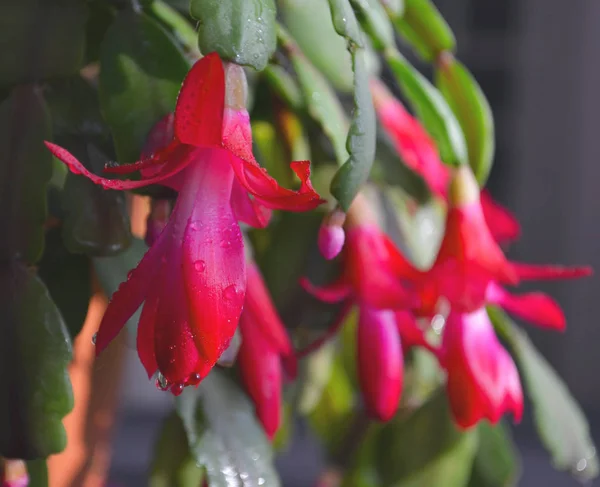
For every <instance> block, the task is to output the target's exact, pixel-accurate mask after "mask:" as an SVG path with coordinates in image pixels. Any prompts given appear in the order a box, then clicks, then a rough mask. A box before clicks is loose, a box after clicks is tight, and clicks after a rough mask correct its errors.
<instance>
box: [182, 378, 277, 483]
mask: <svg viewBox="0 0 600 487" xmlns="http://www.w3.org/2000/svg"><path fill="white" fill-rule="evenodd" d="M176 406H177V411H178V413H179V415H180V416H181V419H182V421H183V425H184V428H185V430H186V432H187V437H188V442H189V445H190V449H191V451H192V455H193V456H194V458H195V460H196V463H197V464H198V465H201V466H203V467H204V468H205V469H206V474H207V477H208V483H209V485H210V486H211V487H233V486H236V487H238V486H239V487H251V486H257V485H264V486H269V487H271V486H273V487H278V486H279V485H280V483H279V478H278V476H277V472H276V471H275V468H274V466H273V463H272V462H273V452H272V450H271V445H270V444H269V442H268V441H267V439H266V437H265V434H264V432H263V430H262V428H261V426H260V424H259V423H258V422H257V420H256V417H255V416H254V409H253V407H252V405H251V404H250V402H249V401H248V399H247V398H246V396H245V395H244V393H243V392H242V391H241V390H240V389H239V388H238V387H237V386H236V385H235V384H234V383H233V382H232V381H230V380H229V379H228V378H226V377H225V375H224V374H223V373H222V372H220V371H219V370H213V371H212V372H211V373H210V374H209V375H208V377H207V378H206V379H204V381H203V382H202V383H201V384H200V386H199V387H198V389H194V388H192V387H187V388H186V389H185V390H184V391H183V393H182V394H181V396H179V397H178V398H177V399H176Z"/></svg>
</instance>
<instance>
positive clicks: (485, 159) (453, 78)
mask: <svg viewBox="0 0 600 487" xmlns="http://www.w3.org/2000/svg"><path fill="white" fill-rule="evenodd" d="M436 85H437V86H438V88H439V89H440V91H441V92H442V94H443V95H444V98H446V101H447V102H448V104H449V105H450V108H452V111H453V112H454V115H456V118H457V119H458V121H459V123H460V126H461V128H462V131H463V133H464V135H465V139H466V143H467V149H468V154H469V164H470V165H471V169H472V170H473V173H474V174H475V176H476V177H477V180H478V181H479V184H480V185H481V186H483V185H484V184H485V182H486V181H487V178H488V176H489V174H490V170H491V169H492V162H493V159H494V146H495V140H494V118H493V116H492V109H491V108H490V104H489V103H488V101H487V98H486V97H485V95H484V94H483V91H481V88H480V87H479V84H478V83H477V81H476V80H475V78H473V75H472V74H471V73H469V71H468V70H467V69H466V68H465V67H464V66H463V65H462V64H461V63H460V62H459V61H457V60H456V59H454V58H453V57H452V56H448V57H447V58H445V59H442V60H441V61H440V62H439V65H438V69H437V71H436Z"/></svg>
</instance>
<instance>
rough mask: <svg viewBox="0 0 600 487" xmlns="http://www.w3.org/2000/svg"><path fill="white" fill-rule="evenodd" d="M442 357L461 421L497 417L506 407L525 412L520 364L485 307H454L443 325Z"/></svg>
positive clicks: (519, 413)
mask: <svg viewBox="0 0 600 487" xmlns="http://www.w3.org/2000/svg"><path fill="white" fill-rule="evenodd" d="M440 362H441V363H442V365H443V366H444V368H445V369H446V371H447V373H448V382H447V385H446V388H447V392H448V398H449V401H450V408H451V410H452V414H453V416H454V420H455V421H456V423H457V424H458V425H459V426H461V427H462V428H469V427H471V426H473V425H475V424H477V423H478V422H479V421H480V420H481V419H483V418H485V419H488V420H489V421H490V422H491V423H497V422H498V421H499V420H500V418H501V417H502V415H503V414H504V413H506V412H512V414H513V416H514V418H515V420H516V421H520V420H521V416H522V415H523V391H522V390H521V382H520V380H519V373H518V371H517V367H516V365H515V363H514V362H513V359H512V357H511V356H510V354H509V353H508V352H507V351H506V350H505V349H504V347H503V346H502V345H501V344H500V342H499V341H498V339H497V338H496V334H495V333H494V328H493V326H492V323H491V322H490V319H489V317H488V315H487V312H486V310H485V308H481V309H478V310H475V311H473V312H471V313H458V312H454V311H452V312H451V313H450V315H449V316H448V319H447V320H446V326H445V327H444V335H443V343H442V350H441V353H440Z"/></svg>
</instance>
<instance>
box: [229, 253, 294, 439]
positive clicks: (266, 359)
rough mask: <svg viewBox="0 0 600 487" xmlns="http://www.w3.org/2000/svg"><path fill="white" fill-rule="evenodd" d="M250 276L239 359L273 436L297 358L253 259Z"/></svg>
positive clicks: (244, 378)
mask: <svg viewBox="0 0 600 487" xmlns="http://www.w3.org/2000/svg"><path fill="white" fill-rule="evenodd" d="M247 279H248V280H247V290H246V303H245V306H244V311H243V312H242V316H241V318H240V330H241V334H242V344H241V346H240V350H239V353H238V357H237V361H238V363H239V364H240V374H241V377H242V382H243V384H244V387H245V388H246V390H247V392H248V394H249V395H250V397H251V398H252V400H253V401H254V404H255V406H256V413H257V416H258V418H259V419H260V422H261V423H262V425H263V428H264V429H265V432H266V433H267V436H268V437H269V438H273V436H275V433H276V432H277V430H278V429H279V426H280V424H281V417H282V395H281V394H282V386H283V378H284V372H285V374H286V375H287V377H288V378H293V377H295V376H296V357H295V355H294V349H293V347H292V344H291V342H290V340H289V338H288V335H287V333H286V331H285V327H284V326H283V324H282V323H281V319H280V318H279V315H278V314H277V310H276V309H275V306H274V305H273V302H272V300H271V297H270V295H269V291H268V290H267V287H266V285H265V283H264V281H263V278H262V276H261V274H260V271H259V269H258V268H257V266H256V264H254V263H253V262H248V266H247Z"/></svg>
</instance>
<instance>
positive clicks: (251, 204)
mask: <svg viewBox="0 0 600 487" xmlns="http://www.w3.org/2000/svg"><path fill="white" fill-rule="evenodd" d="M231 208H232V209H233V214H234V215H235V219H236V220H239V221H241V222H244V223H246V224H247V225H250V226H252V227H254V228H265V227H266V226H267V225H268V224H269V220H270V219H271V214H272V212H271V210H270V209H269V208H265V207H264V206H263V205H262V204H260V203H259V202H258V201H257V200H256V199H254V198H251V197H250V196H249V195H248V192H247V191H246V190H245V189H244V188H243V187H242V185H241V184H240V183H239V182H238V181H237V179H236V180H234V181H233V188H232V190H231Z"/></svg>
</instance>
